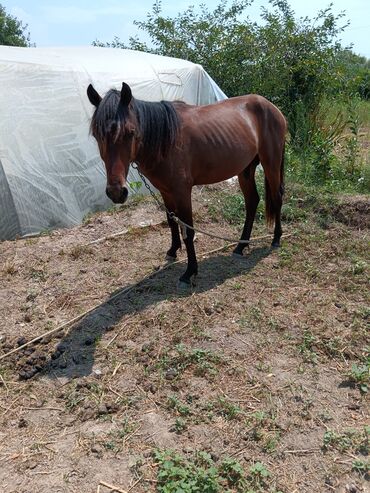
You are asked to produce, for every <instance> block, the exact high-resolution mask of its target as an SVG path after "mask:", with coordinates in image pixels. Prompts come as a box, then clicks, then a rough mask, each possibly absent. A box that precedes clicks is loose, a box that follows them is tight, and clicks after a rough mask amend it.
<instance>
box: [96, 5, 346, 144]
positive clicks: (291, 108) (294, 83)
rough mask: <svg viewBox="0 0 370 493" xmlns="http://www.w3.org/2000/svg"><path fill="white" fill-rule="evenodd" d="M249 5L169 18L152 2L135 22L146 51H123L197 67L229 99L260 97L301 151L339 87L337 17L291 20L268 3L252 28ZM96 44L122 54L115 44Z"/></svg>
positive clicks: (137, 44) (133, 42) (134, 41)
mask: <svg viewBox="0 0 370 493" xmlns="http://www.w3.org/2000/svg"><path fill="white" fill-rule="evenodd" d="M252 1H253V0H234V1H233V2H232V3H231V5H230V6H229V5H228V2H227V0H221V2H220V4H219V5H218V7H217V8H216V9H215V10H214V11H209V9H208V8H207V7H206V6H205V5H201V6H200V7H199V9H198V10H196V9H195V8H194V7H189V8H188V9H186V10H185V11H184V12H183V13H179V14H178V15H177V16H175V17H173V18H171V17H165V16H163V15H162V7H161V2H160V0H157V1H156V3H155V4H154V6H153V9H152V12H149V13H148V14H147V19H146V20H145V21H136V22H135V24H136V25H137V26H138V27H139V29H141V30H142V31H145V32H146V33H147V34H148V35H149V37H150V39H151V43H152V45H151V46H150V45H148V44H146V43H144V42H142V41H140V40H139V38H138V37H135V38H130V40H129V44H128V46H127V47H129V48H131V49H138V50H143V51H148V52H152V53H157V54H161V55H167V56H173V57H179V58H185V59H187V60H190V61H192V62H194V63H199V64H201V65H203V67H204V69H205V70H206V71H207V72H208V73H209V74H210V75H211V77H212V78H213V79H214V80H215V81H216V82H217V83H218V84H219V85H220V87H221V88H222V89H223V90H224V91H225V93H226V94H227V95H228V96H237V95H240V94H246V93H252V92H256V93H259V94H262V95H263V96H265V97H267V98H268V99H270V100H271V101H272V102H274V103H275V104H276V105H277V106H279V107H280V109H281V110H282V111H283V112H284V114H285V115H286V116H287V118H288V122H289V129H290V134H291V140H292V142H293V144H294V145H296V146H298V147H302V146H303V147H306V146H308V145H309V141H310V139H311V138H312V136H313V131H312V125H313V124H314V122H315V116H316V115H317V114H318V108H319V107H320V105H321V103H322V101H323V99H324V98H325V97H326V96H327V95H328V94H329V93H330V90H333V88H334V86H335V84H337V78H338V76H339V75H338V74H339V72H338V53H339V51H340V49H341V47H340V44H339V43H338V42H337V37H338V35H339V34H340V33H341V32H342V30H343V29H344V28H345V27H346V24H345V25H344V26H342V25H340V19H341V18H342V16H343V14H340V15H337V16H335V15H334V14H333V12H332V8H331V7H328V8H327V9H325V10H321V11H320V12H319V13H318V14H317V16H316V17H314V18H313V19H310V18H308V17H305V18H296V16H295V13H294V11H293V10H292V8H291V7H290V6H289V3H288V1H287V0H269V3H270V5H271V7H270V8H269V9H266V8H263V9H262V14H261V17H262V21H263V22H262V23H261V24H258V23H256V22H252V21H251V20H250V19H249V17H248V16H247V10H248V7H249V6H250V5H251V3H252ZM95 44H96V45H100V46H114V47H122V48H125V47H126V46H125V44H124V43H122V42H121V41H120V40H119V39H118V38H115V39H114V41H113V42H112V43H106V44H104V43H100V42H98V41H96V42H95ZM335 87H336V88H338V87H339V86H338V84H337V86H335Z"/></svg>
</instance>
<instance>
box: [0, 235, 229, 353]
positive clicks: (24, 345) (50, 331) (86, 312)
mask: <svg viewBox="0 0 370 493" xmlns="http://www.w3.org/2000/svg"><path fill="white" fill-rule="evenodd" d="M229 246H230V245H224V246H222V247H219V248H215V249H214V250H209V251H207V252H204V253H201V254H200V256H201V257H205V256H207V255H211V254H213V253H216V252H219V251H221V250H225V249H226V248H228V247H229ZM184 261H185V259H180V260H176V261H175V262H171V263H168V264H165V265H163V266H162V267H161V268H160V269H158V270H156V271H155V272H151V273H150V274H148V275H147V276H145V277H143V279H141V280H140V281H138V282H137V283H136V284H134V285H133V286H130V287H126V288H122V289H120V290H119V291H117V293H115V294H114V295H113V296H112V297H111V298H109V300H108V301H107V302H108V303H110V302H111V301H112V300H114V299H115V298H118V296H121V295H123V294H124V295H125V296H126V295H127V294H128V293H129V292H130V291H133V290H134V289H135V288H137V287H138V286H139V285H140V284H142V283H143V282H145V281H147V280H148V279H150V278H152V277H154V276H156V275H157V274H159V273H160V272H163V271H165V270H166V269H168V268H169V267H172V266H173V265H175V264H178V263H180V262H184ZM100 305H101V303H98V304H96V305H94V306H93V307H92V308H89V309H88V310H86V311H85V312H83V313H80V315H77V316H76V317H74V318H72V319H71V320H68V321H67V322H64V323H63V324H61V325H59V326H58V327H55V328H54V329H51V330H49V331H47V332H45V333H44V334H41V335H39V336H37V337H35V338H34V339H32V340H31V341H28V342H26V343H25V344H22V345H21V346H19V347H17V348H14V349H12V350H11V351H9V352H7V353H5V354H2V355H1V356H0V361H2V360H3V359H5V358H7V357H8V356H10V355H12V354H14V353H17V352H19V351H21V350H22V349H24V348H26V347H27V346H30V345H31V344H33V343H35V342H37V341H40V340H41V339H43V338H44V337H47V336H49V335H51V334H55V333H56V332H59V331H60V330H62V329H65V328H66V327H68V326H70V325H72V324H74V323H75V322H78V320H80V319H81V318H83V317H84V316H85V315H88V314H89V313H91V312H93V311H94V310H96V309H97V308H98V307H99V306H100Z"/></svg>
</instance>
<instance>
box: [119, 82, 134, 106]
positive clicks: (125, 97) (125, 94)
mask: <svg viewBox="0 0 370 493" xmlns="http://www.w3.org/2000/svg"><path fill="white" fill-rule="evenodd" d="M131 99H132V92H131V89H130V86H129V85H128V84H126V82H122V89H121V102H122V104H123V106H128V105H129V104H130V101H131Z"/></svg>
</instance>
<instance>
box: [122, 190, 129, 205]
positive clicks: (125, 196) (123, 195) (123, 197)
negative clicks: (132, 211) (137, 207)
mask: <svg viewBox="0 0 370 493" xmlns="http://www.w3.org/2000/svg"><path fill="white" fill-rule="evenodd" d="M127 197H128V189H127V187H123V188H122V203H123V202H126V200H127Z"/></svg>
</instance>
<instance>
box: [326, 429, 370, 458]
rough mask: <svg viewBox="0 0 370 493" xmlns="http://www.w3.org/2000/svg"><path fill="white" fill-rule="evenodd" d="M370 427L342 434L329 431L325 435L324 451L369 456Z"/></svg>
mask: <svg viewBox="0 0 370 493" xmlns="http://www.w3.org/2000/svg"><path fill="white" fill-rule="evenodd" d="M369 437H370V427H369V426H365V427H364V429H363V430H354V429H351V428H350V429H348V430H345V431H343V432H342V433H338V432H335V431H333V430H328V431H326V432H325V433H324V437H323V449H324V451H328V450H331V449H336V450H339V451H341V452H345V451H348V450H352V451H353V452H357V453H361V454H362V455H368V454H369Z"/></svg>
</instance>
